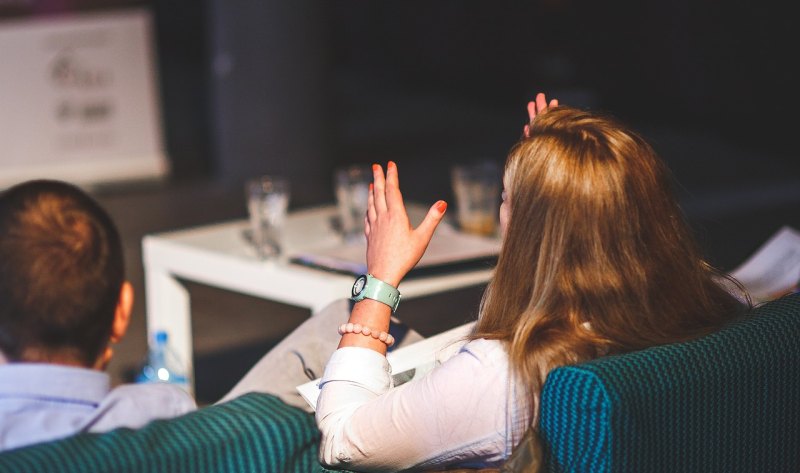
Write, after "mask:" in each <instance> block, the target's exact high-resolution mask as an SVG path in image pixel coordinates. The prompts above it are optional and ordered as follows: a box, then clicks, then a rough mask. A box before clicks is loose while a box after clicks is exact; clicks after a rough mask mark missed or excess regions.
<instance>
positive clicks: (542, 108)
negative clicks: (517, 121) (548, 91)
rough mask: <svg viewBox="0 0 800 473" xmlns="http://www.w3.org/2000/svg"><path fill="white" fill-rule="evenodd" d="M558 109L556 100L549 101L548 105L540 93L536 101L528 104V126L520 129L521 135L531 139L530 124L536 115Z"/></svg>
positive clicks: (545, 98)
mask: <svg viewBox="0 0 800 473" xmlns="http://www.w3.org/2000/svg"><path fill="white" fill-rule="evenodd" d="M556 107H558V99H552V100H550V103H548V102H547V97H545V95H544V94H543V93H541V92H539V93H538V94H536V99H535V100H533V101H531V102H528V124H527V125H525V126H524V127H523V128H522V135H523V136H524V137H525V138H530V137H531V125H530V124H531V123H532V122H533V119H534V118H536V115H539V114H540V113H544V112H546V111H547V110H548V109H550V108H556Z"/></svg>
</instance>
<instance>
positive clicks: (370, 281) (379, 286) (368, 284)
mask: <svg viewBox="0 0 800 473" xmlns="http://www.w3.org/2000/svg"><path fill="white" fill-rule="evenodd" d="M364 299H373V300H376V301H378V302H382V303H384V304H386V305H388V306H389V307H391V308H392V313H394V311H396V310H397V306H398V305H400V291H398V290H397V288H396V287H394V286H392V285H391V284H389V283H386V282H383V281H381V280H380V279H378V278H375V277H373V276H372V275H371V274H362V275H361V276H359V277H357V278H356V282H354V283H353V291H352V300H354V301H355V302H358V301H363V300H364Z"/></svg>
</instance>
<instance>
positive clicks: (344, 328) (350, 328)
mask: <svg viewBox="0 0 800 473" xmlns="http://www.w3.org/2000/svg"><path fill="white" fill-rule="evenodd" d="M346 333H355V334H358V335H364V336H366V337H372V338H374V339H375V340H380V341H382V342H383V343H385V344H386V346H387V347H390V346H392V345H394V337H393V336H391V334H388V333H386V332H379V331H377V330H373V329H371V328H369V327H365V326H363V325H361V324H353V323H349V322H348V323H346V324H342V325H340V326H339V335H344V334H346Z"/></svg>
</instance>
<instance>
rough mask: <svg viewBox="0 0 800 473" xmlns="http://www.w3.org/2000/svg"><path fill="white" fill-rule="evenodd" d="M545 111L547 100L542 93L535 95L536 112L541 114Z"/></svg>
mask: <svg viewBox="0 0 800 473" xmlns="http://www.w3.org/2000/svg"><path fill="white" fill-rule="evenodd" d="M546 109H547V98H546V97H545V96H544V94H543V93H541V92H539V93H538V94H536V112H537V113H542V112H544V111H545V110H546Z"/></svg>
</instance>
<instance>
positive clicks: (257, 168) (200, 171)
mask: <svg viewBox="0 0 800 473" xmlns="http://www.w3.org/2000/svg"><path fill="white" fill-rule="evenodd" d="M785 8H786V7H785V6H784V5H783V4H780V3H779V2H776V1H774V0H768V1H765V2H758V3H757V4H753V3H752V2H738V1H734V2H726V3H720V2H712V1H710V0H693V1H689V0H678V1H674V2H656V1H650V0H645V1H629V0H628V1H610V2H591V1H580V0H536V1H526V2H517V1H505V0H500V1H493V2H486V1H477V0H459V1H456V0H444V1H437V2H430V1H425V2H423V1H417V0H412V1H406V2H402V3H397V2H375V1H366V0H364V1H360V0H326V1H321V0H294V1H276V0H260V1H256V0H248V1H242V2H226V1H223V0H206V1H200V2H197V1H191V2H190V1H187V0H172V1H155V0H153V1H125V0H106V1H98V0H94V1H88V0H84V1H79V0H72V1H70V0H39V1H36V0H0V53H2V54H3V55H2V56H0V57H2V58H3V64H2V66H0V70H2V71H3V72H2V74H3V75H2V77H9V78H11V79H9V80H8V81H3V82H4V83H6V84H8V83H9V81H10V80H12V79H13V80H15V81H16V82H24V81H25V79H24V78H22V77H20V72H19V71H20V69H19V68H17V67H16V63H17V61H19V62H20V63H22V62H25V58H22V57H17V56H15V51H19V50H21V49H14V48H17V46H16V45H17V43H14V42H13V41H10V40H8V37H9V36H8V34H6V35H5V36H4V35H3V33H4V32H9V31H12V30H13V31H17V30H20V29H22V30H24V29H26V28H30V27H35V26H36V25H39V24H47V22H54V21H56V22H57V21H61V20H63V19H65V18H66V19H69V18H72V19H81V18H93V17H97V16H98V15H100V16H102V15H109V14H111V15H113V14H116V13H120V12H123V13H124V12H129V11H136V12H144V13H145V15H146V17H147V18H148V21H149V23H148V26H147V29H146V31H147V32H148V33H149V36H147V37H146V38H145V39H146V41H145V42H144V43H143V44H144V49H143V51H145V52H149V53H152V54H151V55H150V56H147V55H146V56H143V57H144V60H145V61H146V60H151V63H150V64H151V66H152V75H151V76H147V77H144V78H143V79H142V81H143V82H142V84H144V86H145V88H147V87H149V86H147V84H148V80H150V79H152V87H151V89H152V90H151V92H152V97H153V113H152V114H150V115H148V114H147V113H148V112H147V111H146V110H144V111H142V113H143V114H144V116H145V118H146V121H147V123H148V125H147V126H150V127H151V129H150V131H151V132H152V133H149V134H146V139H147V140H149V141H147V142H148V143H150V144H151V147H150V148H148V149H147V150H146V151H147V153H144V154H142V153H140V154H137V156H139V157H142V162H143V163H145V164H146V165H142V166H140V167H136V166H133V167H132V168H131V169H136V170H138V171H137V172H131V173H130V175H128V176H126V175H125V172H122V171H119V169H111V168H109V172H108V175H106V176H104V175H102V173H100V174H98V175H94V174H93V175H92V179H89V180H86V179H80V177H81V176H85V175H86V174H84V173H83V171H81V172H80V173H77V174H76V173H72V174H69V173H68V174H67V175H69V176H70V179H72V180H76V181H81V182H80V183H81V185H85V186H86V187H87V188H88V189H90V191H91V192H92V193H93V194H94V195H95V196H96V197H97V198H98V199H100V201H101V202H102V203H103V204H104V205H105V206H106V207H107V208H108V209H109V211H110V212H111V213H112V214H113V216H114V218H115V219H116V221H117V222H118V224H119V226H120V229H121V230H122V233H123V238H124V239H125V246H126V257H127V261H128V264H129V268H128V273H129V277H130V278H131V280H132V281H133V282H134V285H135V287H136V289H137V291H138V299H137V304H136V311H135V320H136V323H135V324H134V327H132V329H131V333H130V335H129V337H128V338H127V339H126V340H125V341H124V342H123V343H122V344H121V345H120V346H119V349H118V352H119V355H118V357H117V359H116V361H115V362H114V364H113V365H112V375H113V376H114V379H115V381H117V382H119V381H122V380H125V379H126V376H127V374H126V373H127V372H128V371H129V370H130V369H131V367H132V366H135V364H136V363H137V362H138V361H140V360H141V358H142V357H143V356H144V351H145V340H144V333H145V332H144V330H145V329H144V299H145V298H146V296H147V295H146V294H144V289H143V283H142V278H143V276H142V275H143V273H142V267H141V247H140V246H141V238H142V236H143V235H145V234H148V233H153V232H159V231H164V230H173V229H178V228H185V227H189V226H195V225H202V224H206V223H211V222H216V221H219V220H225V219H234V218H244V217H245V215H246V207H245V203H244V191H243V187H242V185H243V182H244V180H245V179H247V178H248V177H252V176H255V175H259V174H282V175H285V176H288V177H289V179H290V180H291V186H292V192H291V203H290V206H291V208H292V209H298V208H304V207H309V206H313V205H318V204H323V203H329V202H332V201H333V182H332V173H333V170H334V169H335V168H336V167H337V166H340V165H343V164H350V163H372V162H380V163H385V162H386V161H388V160H395V161H396V162H397V163H398V166H399V168H400V172H401V178H402V181H403V188H404V195H405V196H406V198H407V199H409V200H415V201H421V202H425V203H429V202H433V201H435V200H437V199H439V198H444V199H446V200H452V190H451V188H450V182H449V169H450V167H451V166H452V165H453V164H455V163H458V162H463V161H471V160H476V159H489V160H496V161H497V162H498V163H501V164H502V162H503V161H504V159H505V155H506V153H507V151H508V150H509V149H510V148H511V146H512V145H513V144H514V142H515V140H516V139H517V138H518V137H519V135H520V131H521V128H522V125H523V124H524V123H525V121H526V118H527V115H526V112H525V103H526V102H527V101H528V100H530V99H531V98H533V96H534V94H535V93H536V92H538V91H544V92H546V93H547V94H548V96H550V97H555V98H558V99H560V100H561V102H562V103H564V104H570V105H574V106H578V107H585V108H591V109H596V110H603V111H607V112H609V113H611V114H613V115H615V116H617V117H619V118H620V119H622V120H623V121H626V122H627V123H629V124H630V125H632V126H633V127H634V128H635V129H637V130H639V131H640V132H641V133H642V134H643V135H644V136H645V137H646V138H647V139H649V140H650V142H651V143H652V144H653V145H654V147H655V148H656V150H657V151H658V152H659V153H660V154H661V156H662V157H663V158H664V159H665V160H666V161H667V163H668V165H669V166H670V168H671V169H672V171H673V174H674V176H675V181H676V191H677V193H678V195H679V197H680V200H681V203H682V206H683V208H684V211H685V212H686V214H687V217H688V219H689V221H690V223H691V224H692V226H693V228H694V229H695V231H696V233H697V236H698V239H699V240H700V242H701V244H702V245H703V248H704V250H705V252H706V254H707V256H708V258H709V259H710V260H711V262H712V263H714V264H716V265H718V266H720V267H721V268H722V269H725V270H731V269H733V268H734V267H735V266H737V265H738V264H739V263H741V262H742V261H744V259H746V258H747V256H749V255H750V254H751V253H752V252H753V251H754V250H755V249H756V248H757V247H758V246H759V245H760V244H761V243H763V242H764V241H765V240H766V239H767V238H768V237H769V236H770V235H772V234H773V233H774V232H775V231H776V230H777V229H778V228H780V227H781V226H782V225H792V226H794V227H795V228H800V160H799V159H798V152H797V150H796V146H795V141H796V136H797V131H796V127H797V125H798V120H797V119H796V118H795V117H796V113H797V112H796V110H797V106H798V93H797V86H796V84H797V83H798V74H797V73H796V72H795V71H794V70H793V69H796V68H793V67H791V61H792V60H791V57H794V55H795V52H794V46H795V45H796V39H795V33H794V31H793V29H792V27H793V25H792V24H791V22H793V20H792V18H793V16H792V15H789V14H788V13H787V12H786V11H785ZM4 41H5V45H4V43H3V42H4ZM60 41H62V40H61V39H59V38H56V39H52V38H51V40H49V42H48V43H47V44H48V46H47V47H48V48H49V49H47V51H49V52H47V54H56V53H58V54H67V53H64V51H65V49H64V48H63V47H60V46H59V45H61V44H62V43H61V42H60ZM12 46H13V47H12ZM53 51H56V53H54V52H53ZM73 52H74V51H73ZM75 54H76V55H77V54H78V53H75ZM148 58H149V59H148ZM115 60H117V61H118V62H119V63H120V66H119V67H123V69H122V70H124V65H125V64H128V65H129V66H130V64H132V62H130V61H127V62H126V58H125V56H124V55H122V56H120V55H117V57H116V58H115ZM49 61H53V60H52V59H49ZM48 64H49V66H48V67H51V68H52V67H53V64H52V62H50V63H48ZM139 69H140V68H137V69H136V70H139ZM51 70H55V69H51ZM119 75H120V74H117V76H116V77H119ZM102 77H103V76H102V74H100V73H96V75H95V76H92V78H93V79H94V83H95V84H96V83H102ZM119 83H120V81H119V80H118V81H117V82H116V83H115V84H119ZM4 87H5V88H6V90H5V91H4V92H1V91H2V89H3V88H4ZM9 87H10V86H8V85H6V86H4V85H3V83H0V97H4V96H5V97H11V96H13V97H15V100H18V101H19V100H23V98H21V97H20V94H19V93H18V92H16V91H14V90H9ZM148 90H150V89H148ZM4 94H5V95H4ZM64 96H65V97H67V95H64ZM69 97H73V96H72V95H69ZM91 97H92V100H100V101H101V102H102V100H104V96H103V93H99V94H96V95H94V96H91ZM64 100H66V99H64ZM93 103H94V102H93ZM22 110H24V107H23V106H13V107H11V106H6V105H4V106H0V124H7V125H8V124H13V123H14V121H15V117H17V116H18V114H21V113H23V111H22ZM109 110H114V109H113V107H112V108H110V109H109ZM61 111H62V112H63V113H62V115H64V114H66V112H64V109H61ZM109 113H111V112H109ZM119 113H122V111H121V112H119ZM93 126H95V125H93ZM3 128H5V130H4V129H3ZM134 128H135V126H134ZM9 130H11V128H10V125H8V126H0V143H3V142H9V141H10V140H12V139H14V138H15V137H17V138H18V137H19V136H20V135H19V134H18V133H13V135H14V136H11V135H12V132H11V131H9ZM125 130H130V127H128V128H125ZM120 133H125V132H124V131H121V132H120ZM71 143H72V142H71ZM137 143H142V140H139V141H137ZM134 147H135V146H134ZM0 149H2V148H0ZM19 149H22V148H19V147H18V148H13V147H12V148H11V149H10V150H9V149H7V150H6V151H0V182H4V184H6V185H8V184H10V183H12V182H13V181H14V177H13V176H12V175H11V174H12V173H11V170H12V167H13V166H12V165H11V164H4V163H8V162H10V163H15V164H14V166H16V167H13V169H15V170H16V169H18V168H19V166H18V164H19V163H20V162H22V163H25V162H32V161H27V160H29V159H30V160H35V159H36V157H35V156H34V157H30V158H29V157H26V156H21V155H20V153H18V152H17V150H19ZM70 152H72V153H73V154H74V149H73V150H72V151H70ZM137 152H138V151H137ZM11 155H13V156H11ZM140 155H141V156H140ZM51 158H53V160H54V162H55V163H56V164H53V166H52V169H51V168H48V167H47V164H46V163H45V164H43V165H42V166H43V167H41V166H40V167H33V168H32V169H34V171H35V172H36V175H37V176H41V177H59V175H58V174H56V175H55V176H50V175H49V174H51V173H50V171H52V172H54V173H55V172H62V171H64V162H60V163H58V161H59V159H60V158H59V155H58V154H57V153H56V154H54V155H53V156H51ZM99 159H101V160H102V157H101V158H99ZM109 159H110V158H109ZM137 159H138V158H137ZM4 166H5V167H4ZM97 166H100V167H101V168H102V162H100V164H99V165H95V164H90V165H89V168H90V169H95V168H96V167H97ZM80 169H83V168H80ZM126 169H127V168H126ZM4 173H5V174H6V176H5V178H4V177H3V175H4ZM15 175H16V174H15ZM189 288H190V292H191V294H192V306H193V317H194V318H193V330H194V333H195V335H194V336H195V349H196V352H197V357H198V359H197V360H196V361H195V363H196V366H197V369H198V372H200V371H202V370H206V371H208V372H218V371H220V368H221V367H229V366H230V362H231V360H232V359H233V360H236V361H237V363H238V365H241V366H242V367H246V366H247V365H248V364H249V363H250V361H251V360H252V359H254V357H257V354H259V353H260V352H261V351H263V349H265V347H268V346H269V344H270V343H274V341H275V340H278V339H279V338H280V337H282V336H283V335H284V334H285V333H287V332H288V331H289V330H291V328H292V327H294V326H295V325H296V324H297V323H299V321H301V320H302V319H303V318H304V317H306V316H307V315H308V314H307V313H306V312H305V311H302V310H299V309H294V308H291V307H288V306H282V305H280V304H277V303H269V302H265V301H260V300H256V299H250V298H246V297H245V296H238V295H233V294H229V293H225V292H224V291H218V290H214V289H211V288H205V287H200V286H197V285H189ZM481 289H482V288H475V289H472V290H467V291H463V293H462V294H458V295H457V296H451V297H446V296H437V297H434V298H430V300H428V301H420V302H414V304H409V305H407V306H405V307H404V308H403V310H405V311H406V312H405V313H406V314H407V317H411V318H413V317H415V316H416V317H418V318H419V320H418V323H419V324H421V325H422V327H423V331H426V330H428V331H431V332H432V331H435V330H438V329H441V328H442V327H441V325H439V322H436V323H432V322H430V320H431V318H432V316H431V314H439V313H440V312H442V311H444V312H448V313H450V314H452V317H454V320H458V321H460V320H462V319H465V318H467V317H468V316H470V315H474V312H475V310H476V308H477V301H478V300H479V298H480V293H481ZM454 301H456V302H455V303H456V306H455V307H454V306H453V303H454ZM264 313H271V314H278V315H279V316H273V317H269V318H267V319H265V318H264V317H263V314H264ZM223 314H224V315H223ZM425 321H428V322H427V324H428V325H427V326H426V325H425V323H426V322H425ZM419 324H418V326H419ZM445 325H446V323H445ZM242 327H248V328H247V329H242ZM221 354H225V356H222V355H221ZM238 365H237V366H238ZM243 369H245V368H238V367H237V368H236V369H227V370H225V369H224V368H223V369H222V371H227V373H226V374H225V375H226V376H228V377H229V378H227V379H225V380H223V381H219V380H218V379H217V378H215V381H211V380H210V378H206V379H209V381H208V382H207V383H208V385H205V384H204V383H205V382H202V380H201V377H200V375H199V374H198V396H199V397H201V398H204V399H208V400H213V399H214V398H215V396H217V395H218V394H219V391H220V390H222V389H223V387H224V386H227V383H229V382H230V379H235V378H236V377H238V376H239V375H240V374H241V372H242V370H243ZM201 400H202V399H201Z"/></svg>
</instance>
